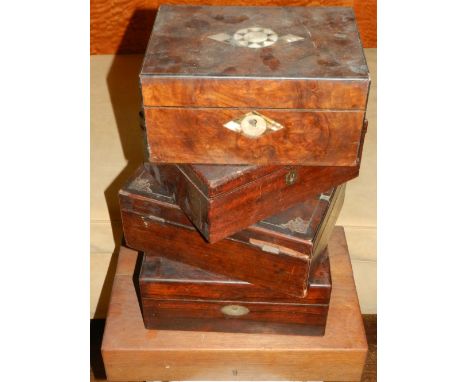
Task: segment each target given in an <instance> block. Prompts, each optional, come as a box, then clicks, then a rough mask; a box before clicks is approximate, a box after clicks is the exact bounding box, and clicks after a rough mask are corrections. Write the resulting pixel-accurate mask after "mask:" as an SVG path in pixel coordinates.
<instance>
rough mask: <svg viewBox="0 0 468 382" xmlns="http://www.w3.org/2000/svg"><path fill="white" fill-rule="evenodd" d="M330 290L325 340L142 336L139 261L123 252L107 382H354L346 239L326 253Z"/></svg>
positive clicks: (361, 345)
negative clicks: (137, 285)
mask: <svg viewBox="0 0 468 382" xmlns="http://www.w3.org/2000/svg"><path fill="white" fill-rule="evenodd" d="M328 251H329V258H330V267H331V275H332V284H333V290H332V295H331V300H330V309H329V313H328V321H327V327H326V330H325V335H324V336H323V337H314V336H290V335H267V334H242V333H210V332H208V333H207V332H182V331H171V330H147V329H145V327H144V324H143V318H142V315H141V311H140V306H139V304H138V298H137V294H136V291H135V284H134V273H135V265H136V261H137V257H138V254H137V252H136V251H133V250H130V249H127V248H122V249H121V251H120V255H119V262H118V266H117V271H116V276H115V279H114V286H113V289H112V296H111V301H110V306H109V311H108V315H107V320H106V328H105V333H104V339H103V343H102V355H103V359H104V365H105V369H106V375H107V378H108V380H110V381H145V380H160V381H171V380H179V381H180V380H212V381H214V380H227V381H235V380H239V381H242V380H244V381H245V380H251V381H254V380H270V381H272V380H283V381H284V380H296V381H301V380H302V381H307V380H308V381H314V380H322V381H359V380H360V378H361V374H362V370H363V367H364V363H365V360H366V354H367V342H366V336H365V332H364V326H363V322H362V317H361V312H360V309H359V302H358V298H357V294H356V287H355V284H354V278H353V273H352V268H351V262H350V258H349V253H348V248H347V244H346V238H345V235H344V230H343V228H342V227H337V228H335V230H334V232H333V234H332V237H331V240H330V243H329V246H328Z"/></svg>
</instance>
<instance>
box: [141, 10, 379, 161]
mask: <svg viewBox="0 0 468 382" xmlns="http://www.w3.org/2000/svg"><path fill="white" fill-rule="evenodd" d="M140 82H141V90H142V96H143V105H144V111H145V117H146V123H147V137H148V145H149V153H150V161H153V162H158V163H191V164H195V163H197V164H200V163H202V164H263V165H266V164H283V165H315V166H317V165H319V166H354V165H356V164H357V160H358V159H357V158H358V157H357V155H358V151H359V145H360V141H361V130H362V127H363V121H364V117H365V110H366V106H367V95H368V90H369V83H370V79H369V72H368V68H367V64H366V60H365V57H364V54H363V49H362V46H361V42H360V39H359V33H358V30H357V26H356V21H355V16H354V13H353V10H352V8H346V7H239V6H187V5H182V6H168V5H164V6H160V7H159V11H158V15H157V18H156V21H155V24H154V27H153V30H152V33H151V37H150V40H149V43H148V46H147V50H146V54H145V58H144V62H143V66H142V70H141V74H140Z"/></svg>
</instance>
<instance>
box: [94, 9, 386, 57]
mask: <svg viewBox="0 0 468 382" xmlns="http://www.w3.org/2000/svg"><path fill="white" fill-rule="evenodd" d="M160 3H161V1H160V0H114V1H112V2H109V1H107V0H92V1H91V25H90V39H91V44H90V52H91V54H115V53H120V54H128V53H140V54H141V53H144V51H145V48H146V45H147V43H148V39H149V36H150V32H151V28H152V26H153V22H154V18H155V16H156V12H157V8H158V7H159V4H160ZM163 3H164V4H194V5H198V4H204V5H269V6H285V5H287V6H352V7H353V8H354V11H355V13H356V19H357V23H358V27H359V32H360V35H361V39H362V42H363V45H364V47H365V48H376V47H377V1H376V0H293V1H290V0H253V1H250V0H235V1H233V0H165V1H164V2H163Z"/></svg>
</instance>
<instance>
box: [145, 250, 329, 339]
mask: <svg viewBox="0 0 468 382" xmlns="http://www.w3.org/2000/svg"><path fill="white" fill-rule="evenodd" d="M139 287H140V300H141V307H142V312H143V319H144V322H145V326H146V328H147V329H172V330H192V331H193V330H195V331H216V332H245V333H278V334H301V335H323V334H324V332H325V324H326V320H327V314H328V305H329V302H330V294H331V288H332V285H331V277H330V264H329V261H328V256H327V254H326V253H325V254H324V256H323V257H322V258H321V261H320V263H319V264H317V267H316V268H315V269H314V271H313V272H312V273H311V274H310V277H309V281H308V293H307V295H306V297H304V298H294V297H291V296H287V295H284V294H281V293H277V292H273V291H271V290H267V289H264V288H260V287H258V286H255V285H252V284H249V283H246V282H244V281H238V280H234V279H229V278H226V277H223V276H220V275H218V274H214V273H210V272H206V271H204V270H201V269H199V268H195V267H191V266H189V265H186V264H183V263H179V262H176V261H172V260H168V259H165V258H163V257H160V256H158V255H157V253H151V254H150V253H145V256H144V258H143V262H142V265H141V270H140V276H139Z"/></svg>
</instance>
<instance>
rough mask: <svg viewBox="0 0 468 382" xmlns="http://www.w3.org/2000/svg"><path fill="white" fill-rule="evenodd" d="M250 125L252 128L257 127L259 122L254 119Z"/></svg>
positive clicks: (250, 120) (250, 121)
mask: <svg viewBox="0 0 468 382" xmlns="http://www.w3.org/2000/svg"><path fill="white" fill-rule="evenodd" d="M249 124H250V126H253V127H255V126H257V120H256V119H253V118H252V119H249Z"/></svg>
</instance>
